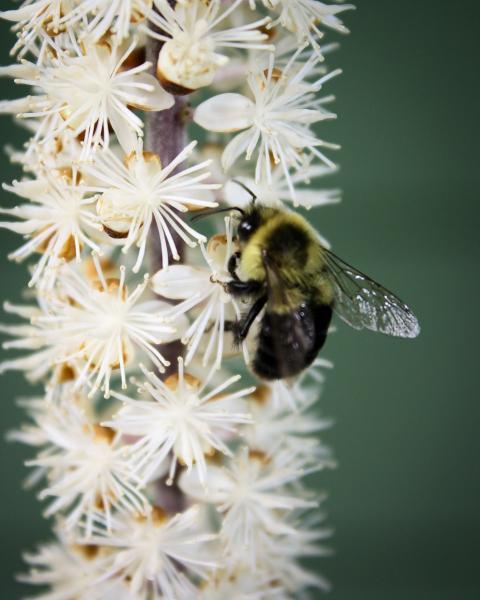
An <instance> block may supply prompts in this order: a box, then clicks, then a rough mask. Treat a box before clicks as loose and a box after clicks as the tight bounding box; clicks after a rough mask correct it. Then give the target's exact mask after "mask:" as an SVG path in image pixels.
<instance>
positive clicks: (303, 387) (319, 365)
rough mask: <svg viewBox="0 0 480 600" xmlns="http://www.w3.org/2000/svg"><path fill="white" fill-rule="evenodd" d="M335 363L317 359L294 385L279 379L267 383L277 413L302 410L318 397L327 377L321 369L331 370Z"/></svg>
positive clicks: (269, 395)
mask: <svg viewBox="0 0 480 600" xmlns="http://www.w3.org/2000/svg"><path fill="white" fill-rule="evenodd" d="M332 367H333V363H332V362H331V361H329V360H327V359H325V358H316V359H315V361H314V362H313V365H312V366H311V367H310V368H309V369H306V370H305V371H304V372H303V373H302V374H301V375H300V378H299V379H298V380H297V381H296V382H295V383H294V384H293V385H292V384H291V383H290V382H287V381H284V380H282V379H278V380H276V381H271V382H265V387H266V388H268V394H267V396H268V398H269V401H270V402H271V403H272V406H273V408H274V410H275V411H277V412H288V411H298V410H301V409H302V407H304V406H305V405H306V404H308V403H309V402H311V400H312V398H314V397H318V395H319V392H320V391H321V388H322V385H323V383H324V380H325V375H324V373H323V371H322V370H321V369H331V368H332Z"/></svg>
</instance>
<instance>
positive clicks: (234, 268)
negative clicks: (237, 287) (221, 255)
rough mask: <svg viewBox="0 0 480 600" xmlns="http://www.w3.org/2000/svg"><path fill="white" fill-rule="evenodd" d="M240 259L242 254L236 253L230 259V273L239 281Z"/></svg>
mask: <svg viewBox="0 0 480 600" xmlns="http://www.w3.org/2000/svg"><path fill="white" fill-rule="evenodd" d="M239 258H240V252H234V253H233V254H232V256H231V257H230V258H229V259H228V272H229V273H230V275H231V276H232V277H233V279H235V280H238V275H237V266H238V260H239Z"/></svg>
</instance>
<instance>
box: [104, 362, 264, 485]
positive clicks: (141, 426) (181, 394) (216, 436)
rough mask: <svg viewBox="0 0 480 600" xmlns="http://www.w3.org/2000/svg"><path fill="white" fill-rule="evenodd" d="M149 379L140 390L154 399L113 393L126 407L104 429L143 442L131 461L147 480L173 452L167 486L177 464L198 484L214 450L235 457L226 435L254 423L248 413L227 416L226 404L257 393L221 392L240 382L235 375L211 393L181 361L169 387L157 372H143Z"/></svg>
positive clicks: (137, 443)
mask: <svg viewBox="0 0 480 600" xmlns="http://www.w3.org/2000/svg"><path fill="white" fill-rule="evenodd" d="M142 370H143V373H144V375H145V377H146V382H145V383H144V384H143V386H142V388H141V390H140V391H145V392H147V394H148V396H150V398H151V399H150V400H140V399H133V398H128V397H125V396H124V395H122V394H116V393H114V392H112V395H114V396H115V397H116V398H118V399H119V400H122V402H124V406H123V408H121V409H120V411H119V412H118V414H117V415H116V416H115V417H114V418H113V419H111V420H109V421H107V422H106V423H105V425H107V426H109V427H113V428H114V429H116V430H118V431H121V432H122V433H123V434H126V435H132V436H138V437H140V439H139V440H138V441H137V442H135V443H134V444H133V446H132V448H131V451H132V461H133V463H134V464H135V468H136V469H137V470H142V471H144V477H145V479H147V478H148V477H149V476H150V475H151V473H152V472H154V471H155V470H156V469H157V468H158V466H159V465H160V464H161V463H162V462H163V461H164V460H165V458H166V457H167V456H168V455H169V453H170V452H172V459H171V466H170V472H169V482H170V483H171V482H172V481H173V478H174V476H175V471H176V466H177V462H180V463H181V464H182V465H185V466H186V467H187V468H188V470H189V471H190V470H192V468H193V466H194V465H195V471H196V472H197V473H198V477H199V480H200V482H202V483H204V482H205V479H206V477H207V464H206V460H205V455H211V454H213V453H214V452H215V451H218V452H221V453H223V454H226V455H227V456H231V455H232V454H231V452H230V450H229V448H228V446H227V445H226V444H225V443H224V441H223V440H222V435H223V436H224V435H225V434H231V433H232V432H235V426H236V425H238V424H242V423H248V422H250V417H249V415H248V414H245V413H233V412H229V411H228V404H229V402H232V401H233V400H237V399H239V398H244V397H246V396H248V395H249V394H251V393H252V392H253V390H254V389H255V388H247V389H243V390H240V391H236V392H228V393H227V394H225V395H223V394H222V392H223V391H224V390H225V389H227V388H228V387H230V386H231V385H232V384H233V383H235V382H237V381H238V380H239V379H240V376H239V375H237V376H234V377H231V378H230V379H228V380H227V381H224V382H223V383H221V384H220V385H218V386H217V387H215V388H214V389H213V390H211V391H210V392H206V391H205V384H203V385H202V383H201V382H200V381H199V380H198V379H196V378H195V377H192V376H190V375H188V374H184V372H183V360H182V359H181V358H180V359H179V360H178V375H172V376H170V377H169V378H168V379H167V380H166V381H165V382H163V381H161V380H160V379H159V378H158V377H157V376H156V375H155V374H154V373H149V372H148V371H147V370H146V369H145V368H142Z"/></svg>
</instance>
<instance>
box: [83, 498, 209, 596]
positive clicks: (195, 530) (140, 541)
mask: <svg viewBox="0 0 480 600" xmlns="http://www.w3.org/2000/svg"><path fill="white" fill-rule="evenodd" d="M98 533H99V535H97V536H95V537H94V538H92V540H91V542H92V543H94V544H99V545H101V546H107V547H110V548H112V550H113V551H114V554H113V555H112V566H111V569H110V572H111V573H112V574H114V573H116V572H121V573H122V575H123V576H124V577H125V578H127V580H128V581H129V582H130V583H129V588H130V594H131V596H130V598H135V599H137V598H138V599H142V600H147V599H148V598H158V599H160V598H162V599H163V600H188V599H190V598H196V597H197V595H198V589H197V588H196V586H194V585H193V584H192V582H191V580H190V577H191V576H192V575H193V576H195V577H197V578H201V579H206V578H207V577H208V575H209V572H210V571H211V570H212V569H215V568H216V567H217V566H218V563H217V560H216V551H215V547H214V546H213V545H212V544H211V542H212V541H213V540H214V539H215V538H216V536H215V535H212V534H209V533H206V532H205V531H204V530H203V529H202V527H201V525H200V518H199V509H198V507H196V506H193V507H192V508H190V509H188V510H187V511H185V512H183V513H179V514H177V515H175V516H174V517H172V518H168V517H167V515H166V513H165V512H164V511H163V510H162V509H161V508H159V507H154V508H153V510H152V512H151V513H150V515H149V516H147V517H144V518H140V519H134V518H131V517H129V516H128V515H122V514H118V515H116V517H114V519H113V530H112V532H111V534H109V535H108V536H107V535H102V531H101V529H100V528H99V532H98ZM149 590H150V591H151V593H153V596H150V595H149V594H148V592H149Z"/></svg>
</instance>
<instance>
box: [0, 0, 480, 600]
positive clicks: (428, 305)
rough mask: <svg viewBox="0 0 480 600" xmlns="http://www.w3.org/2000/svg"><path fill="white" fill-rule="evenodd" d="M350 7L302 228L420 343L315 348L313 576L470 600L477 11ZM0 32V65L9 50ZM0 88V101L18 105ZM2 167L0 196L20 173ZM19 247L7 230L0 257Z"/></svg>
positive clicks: (13, 382)
mask: <svg viewBox="0 0 480 600" xmlns="http://www.w3.org/2000/svg"><path fill="white" fill-rule="evenodd" d="M358 4H359V9H358V10H357V11H356V12H355V13H351V14H348V15H347V16H346V17H345V20H346V21H347V22H348V24H349V26H350V27H351V29H352V34H351V36H349V37H346V38H342V49H341V51H340V52H338V53H337V54H336V55H335V56H334V57H333V56H332V58H331V63H332V64H333V65H334V66H336V65H339V66H341V67H342V68H343V69H344V75H343V76H342V77H341V78H339V79H336V80H335V81H334V82H332V83H331V84H329V88H328V90H329V91H330V90H334V92H335V93H336V94H337V96H338V101H337V104H336V109H337V112H338V114H339V119H338V121H337V122H335V123H333V124H329V125H328V126H324V127H323V131H324V132H325V130H326V133H325V137H326V139H329V140H332V141H339V142H340V143H341V144H342V146H343V149H342V150H341V152H340V153H339V154H338V156H337V157H336V158H337V159H338V160H339V162H340V163H341V165H342V170H341V172H340V173H339V175H337V176H336V177H335V178H334V179H333V178H332V179H331V180H329V181H328V182H326V184H327V185H330V184H331V185H332V186H340V187H341V188H343V190H344V202H343V204H342V205H340V206H338V207H328V208H325V209H321V210H319V211H317V213H316V214H315V219H316V222H317V225H318V227H319V228H320V229H321V231H322V233H324V234H325V235H326V236H327V237H328V238H329V239H330V240H331V241H332V242H333V244H334V249H335V251H336V252H337V254H339V255H340V256H342V257H344V258H345V259H346V260H347V261H349V262H352V263H353V264H354V265H356V266H358V267H359V268H360V269H362V270H364V271H366V272H367V273H368V274H370V275H371V276H373V277H374V278H376V279H378V280H379V281H380V282H382V283H383V284H384V285H386V286H387V287H390V288H391V289H393V290H394V291H397V292H398V293H399V294H400V295H401V297H402V298H404V299H405V300H406V301H407V302H409V303H410V304H411V306H412V307H413V308H414V309H415V311H416V312H417V314H418V316H419V318H420V320H421V324H422V328H423V329H422V334H421V337H420V338H419V339H418V340H416V341H404V340H394V339H389V338H386V337H382V336H379V335H375V334H370V333H357V332H355V331H353V330H349V329H348V328H347V327H346V326H343V324H339V327H338V333H337V334H335V335H333V336H331V338H330V340H329V342H328V343H327V345H326V348H325V351H324V356H326V357H328V358H331V359H332V360H333V361H334V362H335V365H336V368H335V370H334V371H333V372H331V373H329V376H328V382H327V386H326V389H325V393H324V395H323V398H322V400H321V408H322V411H323V413H324V414H326V415H329V416H332V417H334V418H335V421H336V423H335V427H334V428H333V429H332V430H331V431H330V432H329V433H328V434H327V439H328V442H329V443H330V444H331V445H332V446H333V448H334V449H335V452H336V455H337V457H338V460H339V465H340V466H339V469H338V470H337V471H336V472H332V473H328V474H321V475H319V476H318V477H316V478H315V482H318V485H319V487H322V488H325V489H326V490H328V493H329V498H328V501H327V505H326V508H327V510H328V513H329V522H330V524H331V525H332V526H333V527H334V528H335V530H336V531H335V537H334V539H333V542H332V544H333V546H334V547H335V549H336V555H335V556H334V557H333V558H328V559H323V560H322V562H321V564H319V565H318V567H319V568H320V569H321V571H322V572H324V573H325V574H326V575H327V576H328V577H329V578H330V579H331V580H332V581H333V583H334V591H333V592H332V593H331V594H330V597H331V598H332V599H334V600H351V599H353V598H355V600H363V599H365V600H376V599H379V600H380V599H381V600H386V599H389V600H396V599H401V600H404V599H408V600H426V599H430V598H435V599H438V600H443V599H445V600H447V599H448V600H450V599H451V600H457V599H459V600H469V599H470V598H472V599H473V598H479V597H480V575H479V565H478V562H479V558H480V548H479V546H480V542H479V533H480V527H479V525H480V523H479V521H480V505H479V504H480V503H479V500H480V480H479V473H480V470H479V468H478V459H479V456H480V441H479V440H480V436H479V435H478V430H479V417H480V404H479V398H478V393H476V392H477V380H478V377H477V373H478V371H477V369H478V351H477V344H478V337H477V336H478V332H479V327H478V325H479V317H478V315H479V309H478V302H479V297H480V295H479V292H480V289H479V284H478V259H479V255H478V231H477V230H478V225H479V219H478V217H479V208H478V205H479V198H478V189H479V169H480V167H479V161H478V142H479V128H478V106H479V101H478V93H479V91H480V87H479V84H478V73H479V57H480V54H479V49H478V44H477V39H478V25H479V17H480V9H479V6H478V2H476V1H474V0H463V1H462V2H451V1H450V2H447V1H442V0H423V1H421V2H419V1H414V0H410V1H408V0H407V1H403V2H400V1H399V0H368V1H366V0H365V1H364V2H361V1H359V2H358ZM2 6H3V7H4V8H9V7H11V6H13V3H10V2H5V1H2ZM0 27H1V29H0V31H1V33H2V36H1V39H0V46H1V51H0V52H1V56H2V57H3V58H2V59H1V60H0V63H3V64H5V63H7V62H8V48H9V46H10V45H11V38H10V37H9V36H8V34H7V31H8V28H7V26H6V25H5V24H2V23H0ZM333 37H336V36H330V38H333ZM0 83H1V94H0V96H1V97H12V96H13V95H14V94H15V90H14V89H13V85H11V84H10V82H9V81H1V82H0ZM0 127H1V131H2V135H1V140H2V144H3V143H14V142H15V139H20V138H19V135H20V134H19V133H18V131H17V130H14V129H12V127H11V124H10V120H9V119H8V118H4V119H3V120H1V121H0ZM0 161H1V173H2V178H3V179H4V180H6V181H9V180H10V179H11V178H12V177H13V176H14V175H15V173H14V171H12V169H11V167H10V165H9V164H8V161H7V160H6V159H5V157H4V156H3V155H2V156H0ZM6 196H7V195H5V200H4V205H10V202H11V200H10V199H7V197H6ZM18 241H19V240H18V239H17V238H16V236H14V235H11V234H8V233H6V232H3V231H2V232H1V234H0V246H1V249H2V255H3V256H4V255H5V253H6V252H7V251H8V250H11V249H13V248H14V247H16V245H17V244H18ZM1 266H2V278H1V282H2V283H1V286H0V289H1V297H2V299H5V298H9V299H12V300H15V299H18V298H19V295H20V291H21V288H22V286H23V285H24V283H25V279H26V275H25V271H24V270H23V269H22V268H18V267H16V266H14V265H12V264H10V263H8V262H6V260H2V263H1ZM1 389H2V391H3V394H2V396H3V398H2V401H1V404H0V411H1V428H2V430H4V431H6V430H8V429H10V428H12V427H13V426H16V425H18V423H19V422H20V420H21V412H20V411H19V410H18V409H17V408H15V406H14V398H15V397H16V396H18V395H22V394H26V393H28V391H29V390H28V386H27V385H26V384H25V383H24V381H23V380H22V379H21V378H20V377H17V376H16V375H10V374H9V375H6V376H4V377H3V379H2V381H1ZM28 455H29V452H28V450H25V449H23V448H21V447H20V446H18V445H6V444H3V445H2V447H1V475H0V481H1V482H2V486H1V490H2V491H1V494H0V497H1V510H0V532H1V539H2V541H1V550H2V557H1V561H0V565H1V566H0V568H1V584H0V597H1V598H2V599H3V598H5V599H9V600H10V599H15V598H19V597H21V595H22V588H21V586H20V585H18V584H15V583H14V582H13V581H12V574H13V573H14V572H19V571H20V570H21V568H22V565H21V560H20V558H19V557H20V553H21V551H22V550H24V549H27V548H32V546H33V545H34V544H35V542H36V541H38V540H40V539H42V538H46V537H47V536H48V524H47V523H46V522H44V521H43V520H42V518H41V517H40V505H39V503H38V502H37V501H36V500H35V498H34V495H33V494H32V493H31V492H25V491H23V490H21V480H22V479H23V477H24V476H25V473H26V471H25V468H24V467H23V466H22V462H23V460H25V459H26V458H27V457H28ZM23 594H25V589H23Z"/></svg>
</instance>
